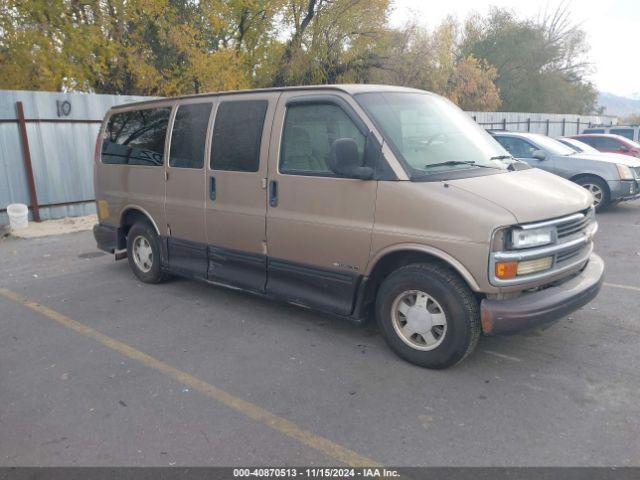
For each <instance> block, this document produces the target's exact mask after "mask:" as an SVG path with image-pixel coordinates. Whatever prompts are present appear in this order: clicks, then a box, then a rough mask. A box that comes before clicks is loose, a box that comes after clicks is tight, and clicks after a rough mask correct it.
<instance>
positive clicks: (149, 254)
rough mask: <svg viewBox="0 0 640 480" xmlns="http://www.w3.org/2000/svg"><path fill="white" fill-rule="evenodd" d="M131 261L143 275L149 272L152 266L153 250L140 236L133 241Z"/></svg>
mask: <svg viewBox="0 0 640 480" xmlns="http://www.w3.org/2000/svg"><path fill="white" fill-rule="evenodd" d="M132 250H133V261H134V263H135V264H136V266H137V267H138V268H139V269H140V270H142V271H143V272H144V273H147V272H149V270H151V267H152V266H153V250H151V245H150V244H149V242H148V241H147V239H146V238H145V237H143V236H142V235H139V236H137V237H136V238H135V239H134V240H133V248H132Z"/></svg>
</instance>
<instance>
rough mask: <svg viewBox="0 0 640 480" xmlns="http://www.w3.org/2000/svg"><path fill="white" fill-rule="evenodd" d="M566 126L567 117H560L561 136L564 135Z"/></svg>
mask: <svg viewBox="0 0 640 480" xmlns="http://www.w3.org/2000/svg"><path fill="white" fill-rule="evenodd" d="M566 126H567V119H566V118H564V117H562V136H563V137H564V131H565V128H566Z"/></svg>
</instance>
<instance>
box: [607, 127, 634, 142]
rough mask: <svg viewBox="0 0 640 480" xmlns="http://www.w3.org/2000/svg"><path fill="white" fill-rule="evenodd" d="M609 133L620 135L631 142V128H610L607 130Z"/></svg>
mask: <svg viewBox="0 0 640 480" xmlns="http://www.w3.org/2000/svg"><path fill="white" fill-rule="evenodd" d="M609 133H612V134H614V135H622V136H623V137H627V138H628V139H629V140H633V128H612V129H610V130H609Z"/></svg>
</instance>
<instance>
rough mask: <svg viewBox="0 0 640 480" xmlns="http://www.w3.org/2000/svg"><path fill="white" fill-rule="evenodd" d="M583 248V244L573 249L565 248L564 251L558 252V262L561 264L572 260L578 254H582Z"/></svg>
mask: <svg viewBox="0 0 640 480" xmlns="http://www.w3.org/2000/svg"><path fill="white" fill-rule="evenodd" d="M583 249H584V247H583V246H579V247H577V248H574V249H572V250H565V251H564V252H561V253H558V254H556V264H561V263H563V262H566V261H568V260H571V259H572V258H574V257H577V256H578V255H580V253H581V252H582V250H583Z"/></svg>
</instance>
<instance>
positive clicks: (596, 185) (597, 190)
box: [576, 177, 610, 210]
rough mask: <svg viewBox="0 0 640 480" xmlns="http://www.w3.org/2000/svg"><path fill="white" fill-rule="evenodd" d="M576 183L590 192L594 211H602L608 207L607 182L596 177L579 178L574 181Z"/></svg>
mask: <svg viewBox="0 0 640 480" xmlns="http://www.w3.org/2000/svg"><path fill="white" fill-rule="evenodd" d="M576 183H577V184H578V185H580V186H581V187H583V188H586V189H587V190H589V192H591V195H593V205H594V207H596V210H602V209H603V208H605V207H606V206H607V205H609V202H610V195H609V187H608V186H607V182H605V181H604V180H602V179H600V178H597V177H580V178H578V179H577V180H576Z"/></svg>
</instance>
